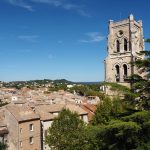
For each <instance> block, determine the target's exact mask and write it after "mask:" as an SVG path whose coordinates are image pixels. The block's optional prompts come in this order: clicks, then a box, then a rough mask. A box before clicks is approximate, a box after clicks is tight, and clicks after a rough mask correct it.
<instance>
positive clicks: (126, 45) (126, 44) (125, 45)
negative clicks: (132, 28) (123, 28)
mask: <svg viewBox="0 0 150 150" xmlns="http://www.w3.org/2000/svg"><path fill="white" fill-rule="evenodd" d="M127 49H128V41H127V40H126V39H124V50H125V51H127Z"/></svg>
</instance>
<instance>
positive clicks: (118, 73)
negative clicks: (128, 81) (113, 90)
mask: <svg viewBox="0 0 150 150" xmlns="http://www.w3.org/2000/svg"><path fill="white" fill-rule="evenodd" d="M115 68H116V82H119V81H120V70H119V65H116V66H115Z"/></svg>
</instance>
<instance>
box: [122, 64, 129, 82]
mask: <svg viewBox="0 0 150 150" xmlns="http://www.w3.org/2000/svg"><path fill="white" fill-rule="evenodd" d="M123 73H124V74H123V79H124V80H126V78H127V76H128V67H127V65H126V64H124V65H123Z"/></svg>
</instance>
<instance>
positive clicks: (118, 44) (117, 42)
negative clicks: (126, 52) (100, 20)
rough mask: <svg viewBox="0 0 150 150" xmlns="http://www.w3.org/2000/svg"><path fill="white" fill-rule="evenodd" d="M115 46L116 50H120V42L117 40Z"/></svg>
mask: <svg viewBox="0 0 150 150" xmlns="http://www.w3.org/2000/svg"><path fill="white" fill-rule="evenodd" d="M116 48H117V52H120V42H119V41H118V40H117V41H116Z"/></svg>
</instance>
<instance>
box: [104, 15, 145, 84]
mask: <svg viewBox="0 0 150 150" xmlns="http://www.w3.org/2000/svg"><path fill="white" fill-rule="evenodd" d="M107 50H108V55H107V58H106V60H105V81H106V82H117V83H119V84H122V85H125V86H128V87H130V83H128V82H127V80H126V78H127V76H130V75H132V74H139V72H138V70H137V68H136V67H135V66H133V65H131V62H133V61H134V60H136V59H137V58H138V59H139V58H140V59H143V57H144V56H139V55H138V54H137V53H139V52H140V51H143V50H144V40H143V27H142V21H141V20H140V21H136V20H135V19H134V17H133V15H132V14H131V15H130V16H129V17H128V18H127V19H125V20H121V21H118V22H114V21H113V20H110V21H109V34H108V46H107Z"/></svg>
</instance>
